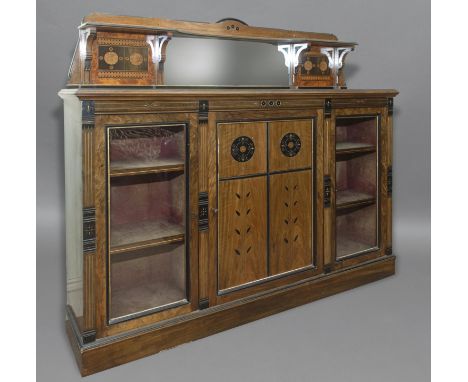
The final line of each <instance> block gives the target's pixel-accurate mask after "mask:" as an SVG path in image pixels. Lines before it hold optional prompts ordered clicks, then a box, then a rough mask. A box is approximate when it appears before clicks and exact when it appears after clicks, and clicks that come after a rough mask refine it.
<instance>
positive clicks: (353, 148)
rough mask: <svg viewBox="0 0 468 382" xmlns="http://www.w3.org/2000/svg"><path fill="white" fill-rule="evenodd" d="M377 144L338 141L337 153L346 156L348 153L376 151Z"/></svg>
mask: <svg viewBox="0 0 468 382" xmlns="http://www.w3.org/2000/svg"><path fill="white" fill-rule="evenodd" d="M375 149H376V148H375V146H374V145H370V144H367V143H356V142H337V144H336V149H335V150H336V155H337V156H338V157H344V156H347V155H360V154H370V153H374V152H375Z"/></svg>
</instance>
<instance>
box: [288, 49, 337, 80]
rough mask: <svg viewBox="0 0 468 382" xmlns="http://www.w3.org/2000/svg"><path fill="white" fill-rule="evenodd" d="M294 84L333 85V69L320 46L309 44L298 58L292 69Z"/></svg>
mask: <svg viewBox="0 0 468 382" xmlns="http://www.w3.org/2000/svg"><path fill="white" fill-rule="evenodd" d="M294 85H295V86H298V87H333V86H334V85H335V83H334V77H333V70H332V67H331V66H330V62H329V59H328V57H327V55H326V54H324V53H322V52H321V50H320V47H318V46H310V47H309V48H307V49H306V50H304V51H303V52H302V53H301V54H300V55H299V59H298V65H297V67H296V68H295V71H294Z"/></svg>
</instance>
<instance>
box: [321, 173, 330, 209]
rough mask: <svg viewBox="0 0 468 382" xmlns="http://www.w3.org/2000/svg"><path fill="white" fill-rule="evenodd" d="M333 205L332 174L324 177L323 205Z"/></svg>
mask: <svg viewBox="0 0 468 382" xmlns="http://www.w3.org/2000/svg"><path fill="white" fill-rule="evenodd" d="M330 205H331V178H330V175H325V176H324V177H323V207H324V208H328V207H330Z"/></svg>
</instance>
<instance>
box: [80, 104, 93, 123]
mask: <svg viewBox="0 0 468 382" xmlns="http://www.w3.org/2000/svg"><path fill="white" fill-rule="evenodd" d="M94 111H95V107H94V101H82V102H81V119H82V124H83V126H84V125H94V119H95V117H94Z"/></svg>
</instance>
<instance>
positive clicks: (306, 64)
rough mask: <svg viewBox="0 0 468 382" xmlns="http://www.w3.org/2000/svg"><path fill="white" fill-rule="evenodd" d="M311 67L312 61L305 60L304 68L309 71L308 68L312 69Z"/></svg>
mask: <svg viewBox="0 0 468 382" xmlns="http://www.w3.org/2000/svg"><path fill="white" fill-rule="evenodd" d="M313 67H314V64H312V61H310V60H307V61H306V62H304V69H305V70H307V71H310V70H312V68H313Z"/></svg>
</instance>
